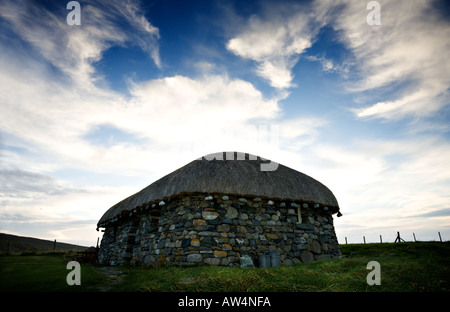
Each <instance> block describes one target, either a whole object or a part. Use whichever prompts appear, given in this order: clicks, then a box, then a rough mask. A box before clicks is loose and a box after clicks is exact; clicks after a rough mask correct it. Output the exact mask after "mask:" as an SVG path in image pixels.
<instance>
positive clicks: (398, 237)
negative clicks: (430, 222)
mask: <svg viewBox="0 0 450 312" xmlns="http://www.w3.org/2000/svg"><path fill="white" fill-rule="evenodd" d="M412 234H413V239H414V240H412V241H409V242H425V241H423V240H417V239H416V234H415V233H412ZM437 234H438V237H439V242H441V243H442V242H444V240H443V239H442V236H441V232H437ZM427 241H429V240H427ZM432 241H435V240H432ZM391 242H392V241H391ZM393 242H394V243H401V242H406V240H404V239H403V238H402V236H401V235H400V232H397V237H396V238H395V240H394V241H393ZM360 243H363V244H366V236H364V235H363V236H362V241H360V242H348V240H347V236H345V244H360ZM369 243H374V242H373V241H372V242H369ZM379 243H389V241H383V236H382V235H380V240H379Z"/></svg>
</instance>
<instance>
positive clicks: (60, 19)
mask: <svg viewBox="0 0 450 312" xmlns="http://www.w3.org/2000/svg"><path fill="white" fill-rule="evenodd" d="M369 2H370V1H360V0H354V1H350V0H333V1H332V0H310V1H269V0H263V1H237V0H236V1H167V0H166V1H157V0H154V1H145V2H139V1H132V0H128V1H111V0H108V1H107V0H100V1H78V4H79V8H80V9H79V11H77V8H76V6H72V5H69V6H68V4H69V1H20V0H19V1H16V0H14V1H13V0H0V232H4V233H10V234H16V235H23V236H32V237H38V238H42V239H50V240H54V239H56V240H57V241H62V242H68V243H75V244H81V245H84V246H94V245H95V244H96V242H97V238H100V239H101V235H102V233H101V232H97V231H96V224H97V222H98V220H99V219H100V218H101V216H102V215H103V213H104V212H105V211H106V210H107V209H109V208H110V207H111V206H112V205H114V204H115V203H117V202H119V201H120V200H122V199H124V198H125V197H128V196H130V195H132V194H134V193H136V192H137V191H139V190H141V189H142V188H144V187H146V186H148V185H149V184H151V183H152V182H154V181H156V180H157V179H159V178H161V177H163V176H164V175H166V174H168V173H170V172H172V171H174V170H176V169H178V168H179V167H181V166H183V165H185V164H187V163H188V162H190V161H192V160H194V159H197V158H198V157H201V156H203V155H207V154H210V153H215V152H220V151H239V152H245V153H251V154H254V155H259V156H262V157H264V158H267V159H271V160H273V161H275V162H277V163H281V164H283V165H286V166H288V167H290V168H293V169H295V170H298V171H300V172H303V173H305V174H307V175H309V176H311V177H313V178H314V179H316V180H318V181H320V182H322V183H323V184H325V185H326V186H327V187H328V188H329V189H330V190H331V191H332V192H333V194H334V195H335V196H336V198H337V200H338V202H339V206H340V210H341V212H342V214H343V216H342V217H340V218H336V217H335V218H334V225H335V231H336V234H337V237H338V240H339V242H340V243H344V242H345V238H347V241H348V242H349V243H361V242H362V241H363V236H364V237H365V239H366V241H367V242H378V241H379V240H380V235H382V238H383V241H386V242H388V241H391V242H393V241H394V240H395V238H396V236H397V232H400V233H401V236H402V238H403V239H405V240H407V241H411V240H413V233H414V235H415V236H416V238H417V240H439V236H438V232H439V233H440V234H441V237H442V239H443V240H450V129H449V126H450V122H449V121H450V105H449V104H450V100H449V86H450V58H449V51H450V19H449V18H448V17H449V16H450V8H449V4H448V2H447V3H446V2H445V1H425V0H420V1H419V0H414V1H412V0H395V1H375V4H374V3H373V2H370V3H369ZM377 4H379V6H377ZM77 21H79V23H75V22H77ZM78 24H79V25H78Z"/></svg>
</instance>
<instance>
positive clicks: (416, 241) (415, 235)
mask: <svg viewBox="0 0 450 312" xmlns="http://www.w3.org/2000/svg"><path fill="white" fill-rule="evenodd" d="M413 236H414V242H417V241H416V234H414V233H413Z"/></svg>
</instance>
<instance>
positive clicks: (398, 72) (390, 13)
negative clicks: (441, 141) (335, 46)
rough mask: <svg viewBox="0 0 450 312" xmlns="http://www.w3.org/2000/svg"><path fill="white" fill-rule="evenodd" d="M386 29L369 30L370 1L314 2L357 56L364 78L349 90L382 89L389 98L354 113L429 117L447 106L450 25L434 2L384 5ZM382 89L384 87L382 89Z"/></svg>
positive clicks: (389, 3)
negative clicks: (388, 89) (388, 91)
mask: <svg viewBox="0 0 450 312" xmlns="http://www.w3.org/2000/svg"><path fill="white" fill-rule="evenodd" d="M380 3H381V25H380V26H369V25H367V23H366V19H365V17H366V16H367V14H368V13H369V12H370V11H368V10H367V9H366V7H365V5H366V3H362V2H357V1H346V0H345V1H328V0H318V1H316V2H315V5H316V8H317V12H320V14H319V15H318V16H322V18H323V19H324V20H326V21H327V23H328V24H329V25H330V26H332V27H333V28H334V29H335V30H336V31H337V34H338V38H339V40H340V41H342V42H343V43H345V45H346V46H347V47H348V48H349V49H350V50H351V51H352V52H353V54H354V57H355V59H356V62H357V64H358V65H357V67H356V68H355V69H358V71H359V73H360V75H359V77H358V78H357V79H355V80H353V84H352V85H351V86H349V88H348V90H349V91H351V92H360V91H366V90H377V89H380V90H382V91H381V92H383V91H385V90H386V88H389V87H391V85H393V84H395V85H396V86H397V88H396V91H394V92H392V93H391V95H390V98H389V99H386V100H382V101H379V102H376V103H374V104H370V105H369V106H367V107H364V108H360V109H355V110H354V112H355V114H356V115H357V116H358V117H379V118H385V119H392V118H394V119H397V118H402V117H404V116H408V115H410V116H411V115H412V116H428V115H430V114H431V113H434V112H436V111H437V110H438V109H440V108H441V107H442V106H443V105H446V104H448V100H447V99H446V98H448V86H449V85H450V61H449V59H448V57H447V54H448V53H447V52H448V51H449V49H450V39H449V38H450V24H449V23H448V21H443V20H442V19H440V18H439V17H438V16H439V15H438V14H436V12H433V10H434V8H433V2H432V1H425V0H424V1H381V2H380ZM381 88H383V89H381Z"/></svg>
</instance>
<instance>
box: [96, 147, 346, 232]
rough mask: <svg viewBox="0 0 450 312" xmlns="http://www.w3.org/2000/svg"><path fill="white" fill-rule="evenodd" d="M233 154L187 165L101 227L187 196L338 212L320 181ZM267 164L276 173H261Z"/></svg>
mask: <svg viewBox="0 0 450 312" xmlns="http://www.w3.org/2000/svg"><path fill="white" fill-rule="evenodd" d="M212 155H213V156H214V155H215V156H217V155H220V156H222V159H223V160H218V159H213V160H211V159H212V158H213V156H212ZM230 155H232V154H230V153H229V152H227V153H225V152H223V154H222V153H216V154H210V155H206V156H203V157H201V158H199V159H197V160H194V161H192V162H190V163H188V164H187V165H185V166H184V167H181V168H180V169H178V170H175V171H174V172H172V173H170V174H168V175H166V176H164V177H163V178H161V179H159V180H157V181H156V182H154V183H152V184H150V185H149V186H147V187H146V188H144V189H143V190H141V191H139V192H137V193H136V194H134V195H132V196H130V197H128V198H126V199H124V200H122V201H121V202H119V203H117V204H115V205H114V206H112V207H111V208H110V209H109V210H108V211H106V213H105V214H104V215H103V216H102V218H101V219H100V221H99V222H98V226H103V224H104V223H105V221H108V220H111V219H113V218H115V217H117V216H118V215H120V214H121V213H124V212H127V211H131V210H133V209H135V208H136V207H139V206H142V205H144V204H148V203H151V202H156V201H160V200H166V199H168V198H170V197H174V196H176V195H181V194H187V193H203V194H205V193H207V194H213V193H214V194H226V195H237V196H242V197H260V198H268V199H278V200H290V201H296V202H303V203H314V204H321V205H323V206H328V207H329V208H330V210H331V211H332V212H337V211H338V210H339V205H338V202H337V200H336V198H335V196H334V195H333V193H332V192H331V191H330V190H329V189H328V188H327V187H326V186H325V185H323V184H322V183H320V182H319V181H316V180H314V179H313V178H311V177H309V176H307V175H305V174H303V173H301V172H298V171H296V170H293V169H291V168H288V167H286V166H283V165H281V164H276V163H273V162H270V161H269V160H266V159H262V158H260V157H257V156H253V155H249V154H245V160H236V159H237V156H238V155H239V156H240V157H241V158H242V156H243V155H244V154H243V153H238V154H235V157H234V159H233V160H230V158H231V157H230ZM216 158H220V157H216ZM264 164H266V166H267V165H268V164H272V165H273V164H275V165H276V166H275V167H272V169H273V168H276V170H273V171H262V170H261V168H262V167H261V166H264ZM269 169H270V167H269ZM266 170H267V169H266Z"/></svg>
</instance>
